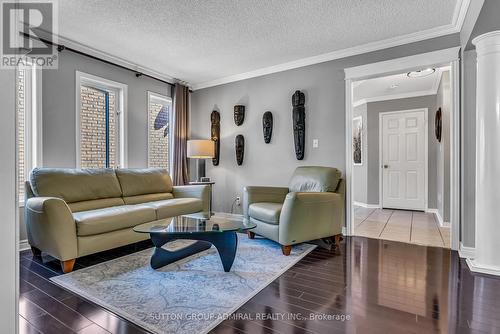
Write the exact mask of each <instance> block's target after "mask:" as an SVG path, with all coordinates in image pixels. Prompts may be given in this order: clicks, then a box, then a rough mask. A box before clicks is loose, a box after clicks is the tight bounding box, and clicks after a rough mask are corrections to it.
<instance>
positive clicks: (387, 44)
mask: <svg viewBox="0 0 500 334" xmlns="http://www.w3.org/2000/svg"><path fill="white" fill-rule="evenodd" d="M470 1H471V0H459V1H458V2H457V5H456V7H455V10H454V12H453V17H452V23H451V24H447V25H443V26H440V27H436V28H432V29H427V30H423V31H419V32H415V33H411V34H407V35H403V36H397V37H393V38H389V39H385V40H381V41H377V42H371V43H367V44H363V45H359V46H355V47H352V48H347V49H343V50H338V51H333V52H329V53H324V54H321V55H317V56H312V57H307V58H303V59H299V60H294V61H291V62H286V63H283V64H278V65H274V66H269V67H264V68H261V69H257V70H254V71H249V72H245V73H241V74H236V75H230V76H227V77H223V78H219V79H215V80H210V81H206V82H201V83H197V84H193V85H192V89H193V90H199V89H203V88H209V87H214V86H219V85H223V84H227V83H231V82H235V81H241V80H245V79H250V78H255V77H260V76H263V75H267V74H272V73H277V72H283V71H287V70H291V69H295V68H300V67H304V66H309V65H314V64H319V63H324V62H327V61H331V60H335V59H340V58H345V57H351V56H355V55H359V54H363V53H369V52H373V51H378V50H383V49H387V48H391V47H395V46H400V45H404V44H409V43H414V42H419V41H423V40H426V39H431V38H436V37H440V36H445V35H450V34H454V33H458V32H460V30H461V29H462V25H463V23H464V20H465V16H466V14H467V9H468V7H469V4H470Z"/></svg>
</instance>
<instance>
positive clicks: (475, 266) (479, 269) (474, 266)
mask: <svg viewBox="0 0 500 334" xmlns="http://www.w3.org/2000/svg"><path fill="white" fill-rule="evenodd" d="M465 262H467V265H468V266H469V269H470V271H472V272H475V273H481V274H488V275H495V276H500V268H499V267H490V266H485V265H482V264H479V263H476V262H475V261H474V259H469V258H467V259H466V260H465Z"/></svg>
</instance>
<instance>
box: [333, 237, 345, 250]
mask: <svg viewBox="0 0 500 334" xmlns="http://www.w3.org/2000/svg"><path fill="white" fill-rule="evenodd" d="M334 238H335V248H337V250H338V251H339V252H340V250H341V249H340V241H342V239H344V238H342V234H337V235H335V237H334Z"/></svg>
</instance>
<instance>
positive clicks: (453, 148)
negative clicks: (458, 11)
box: [344, 46, 461, 250]
mask: <svg viewBox="0 0 500 334" xmlns="http://www.w3.org/2000/svg"><path fill="white" fill-rule="evenodd" d="M459 54H460V46H457V47H453V48H448V49H442V50H438V51H433V52H427V53H421V54H417V55H413V56H408V57H403V58H396V59H392V60H387V61H381V62H376V63H371V64H366V65H361V66H355V67H350V68H345V69H344V72H345V94H346V95H345V128H346V131H345V135H346V137H345V141H346V150H345V161H346V165H345V180H346V215H345V216H346V229H345V234H346V235H352V234H353V229H354V224H353V217H354V207H353V197H352V168H353V167H352V161H351V160H352V145H351V142H352V110H353V105H352V104H353V91H352V89H353V88H352V83H353V82H354V81H358V80H363V79H370V78H374V77H379V76H387V75H392V74H398V73H404V72H409V71H415V70H419V69H422V68H427V67H436V66H438V67H439V66H446V65H450V64H451V70H450V84H451V92H452V99H451V101H452V108H451V109H452V110H451V113H450V169H451V170H450V225H451V226H450V228H451V249H453V250H458V247H459V242H460V208H461V207H460V198H461V194H460V150H461V146H460V56H459Z"/></svg>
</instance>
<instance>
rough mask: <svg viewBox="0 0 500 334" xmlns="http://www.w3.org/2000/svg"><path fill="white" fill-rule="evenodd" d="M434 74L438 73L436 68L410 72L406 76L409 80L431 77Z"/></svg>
mask: <svg viewBox="0 0 500 334" xmlns="http://www.w3.org/2000/svg"><path fill="white" fill-rule="evenodd" d="M434 72H436V69H435V68H426V69H424V70H418V71H411V72H408V73H406V76H407V77H408V78H422V77H426V76H428V75H431V74H432V73H434Z"/></svg>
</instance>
